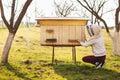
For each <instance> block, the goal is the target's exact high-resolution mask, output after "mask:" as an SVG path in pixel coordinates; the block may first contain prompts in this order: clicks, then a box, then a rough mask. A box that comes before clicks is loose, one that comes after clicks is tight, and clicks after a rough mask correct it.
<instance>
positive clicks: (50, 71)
mask: <svg viewBox="0 0 120 80" xmlns="http://www.w3.org/2000/svg"><path fill="white" fill-rule="evenodd" d="M102 31H103V33H102V34H103V37H104V39H105V47H106V49H107V59H106V65H105V67H104V68H103V69H100V70H94V69H93V67H94V66H93V65H91V64H88V63H84V62H82V60H81V59H82V57H83V56H86V55H90V54H92V50H91V47H87V48H84V47H81V46H78V47H76V53H77V54H76V60H77V62H78V63H77V64H74V63H73V62H72V48H71V47H55V61H56V62H55V64H54V65H52V64H51V59H52V47H49V46H40V28H39V27H31V28H30V29H28V28H26V27H24V26H23V27H20V28H19V30H18V32H17V34H16V36H15V39H14V42H13V44H12V47H11V50H10V53H9V64H6V65H3V64H0V80H120V57H115V56H114V55H113V47H112V41H111V39H110V38H109V37H108V35H107V34H106V32H105V30H102ZM7 34H8V31H7V29H1V28H0V57H1V54H2V50H3V47H4V44H5V40H6V38H7ZM0 60H1V59H0Z"/></svg>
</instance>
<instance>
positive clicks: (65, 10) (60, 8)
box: [54, 0, 76, 17]
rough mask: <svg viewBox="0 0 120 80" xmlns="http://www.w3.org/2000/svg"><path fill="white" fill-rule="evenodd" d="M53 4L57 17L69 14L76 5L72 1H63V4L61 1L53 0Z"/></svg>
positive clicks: (74, 9)
mask: <svg viewBox="0 0 120 80" xmlns="http://www.w3.org/2000/svg"><path fill="white" fill-rule="evenodd" d="M54 4H55V7H56V15H57V16H58V17H67V16H68V15H70V14H71V13H72V12H73V11H76V6H74V4H73V3H68V2H67V1H65V2H64V3H63V4H62V3H57V2H56V1H55V0H54Z"/></svg>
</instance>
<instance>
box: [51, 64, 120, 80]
mask: <svg viewBox="0 0 120 80" xmlns="http://www.w3.org/2000/svg"><path fill="white" fill-rule="evenodd" d="M53 67H54V70H55V73H56V74H58V75H60V76H62V77H63V78H66V79H67V80H120V73H118V72H115V71H112V70H108V69H104V68H102V69H99V70H95V69H94V68H93V67H92V66H88V65H85V64H81V65H75V64H59V65H54V66H53Z"/></svg>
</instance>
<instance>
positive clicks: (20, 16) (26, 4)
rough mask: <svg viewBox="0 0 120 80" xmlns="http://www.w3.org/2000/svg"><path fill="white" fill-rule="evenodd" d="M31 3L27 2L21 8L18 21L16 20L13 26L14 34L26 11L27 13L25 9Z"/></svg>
mask: <svg viewBox="0 0 120 80" xmlns="http://www.w3.org/2000/svg"><path fill="white" fill-rule="evenodd" d="M31 2H32V0H27V1H26V3H25V5H24V6H23V9H22V11H21V13H20V15H19V16H18V19H17V20H16V22H15V25H14V32H15V33H16V31H17V29H18V27H19V25H20V23H21V21H22V19H23V17H24V15H25V13H26V11H27V8H28V7H29V5H30V3H31Z"/></svg>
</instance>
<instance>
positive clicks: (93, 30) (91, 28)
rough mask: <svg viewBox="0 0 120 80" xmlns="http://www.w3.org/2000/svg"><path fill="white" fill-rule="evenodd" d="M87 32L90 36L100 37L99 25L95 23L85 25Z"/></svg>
mask: <svg viewBox="0 0 120 80" xmlns="http://www.w3.org/2000/svg"><path fill="white" fill-rule="evenodd" d="M86 28H87V32H88V34H89V35H90V37H94V38H95V37H96V38H97V37H100V36H101V27H100V26H98V25H95V24H92V25H87V26H86Z"/></svg>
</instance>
